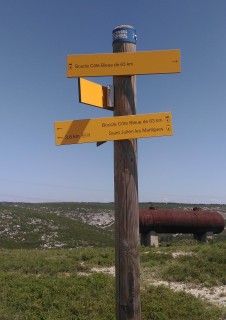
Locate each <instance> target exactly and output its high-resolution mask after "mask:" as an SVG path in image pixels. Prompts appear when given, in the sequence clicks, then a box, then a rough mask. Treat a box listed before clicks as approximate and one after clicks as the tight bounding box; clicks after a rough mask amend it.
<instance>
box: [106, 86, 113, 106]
mask: <svg viewBox="0 0 226 320" xmlns="http://www.w3.org/2000/svg"><path fill="white" fill-rule="evenodd" d="M107 106H108V107H110V108H114V86H112V85H109V86H107Z"/></svg>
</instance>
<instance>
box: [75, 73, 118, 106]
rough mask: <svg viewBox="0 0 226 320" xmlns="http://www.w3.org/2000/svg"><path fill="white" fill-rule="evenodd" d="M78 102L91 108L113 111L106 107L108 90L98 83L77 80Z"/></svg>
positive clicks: (81, 79)
mask: <svg viewBox="0 0 226 320" xmlns="http://www.w3.org/2000/svg"><path fill="white" fill-rule="evenodd" d="M78 85H79V102H81V103H85V104H90V105H92V106H95V107H98V108H103V109H108V110H113V108H110V107H109V106H108V103H107V102H108V94H107V91H108V88H107V87H103V86H101V85H100V84H98V83H95V82H92V81H89V80H86V79H83V78H79V79H78Z"/></svg>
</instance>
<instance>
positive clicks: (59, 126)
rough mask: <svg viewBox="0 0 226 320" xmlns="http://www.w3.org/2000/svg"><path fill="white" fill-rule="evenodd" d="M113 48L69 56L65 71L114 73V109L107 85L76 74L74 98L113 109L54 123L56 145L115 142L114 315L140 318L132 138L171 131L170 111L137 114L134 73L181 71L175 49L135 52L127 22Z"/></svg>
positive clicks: (73, 73) (131, 319) (72, 74)
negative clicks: (109, 114) (109, 112)
mask: <svg viewBox="0 0 226 320" xmlns="http://www.w3.org/2000/svg"><path fill="white" fill-rule="evenodd" d="M112 37H113V53H109V54H89V55H70V56H68V57H67V76H68V77H69V78H71V77H78V78H80V77H85V76H87V77H92V76H96V77H98V76H113V87H114V108H113V109H112V108H111V106H110V107H109V102H108V97H107V94H108V92H107V88H106V87H102V86H101V85H99V84H96V83H94V82H91V81H88V80H86V79H79V100H80V102H82V103H86V104H90V105H94V106H97V107H99V108H104V109H109V110H113V113H114V116H113V117H111V118H97V119H85V120H72V121H60V122H59V121H58V122H56V123H55V139H56V144H57V145H64V144H77V143H86V142H101V141H108V140H113V141H114V185H115V272H116V319H117V320H140V319H141V310H140V258H139V246H140V240H139V208H138V172H137V138H145V137H154V136H168V135H172V134H173V128H172V117H171V113H170V112H163V113H155V114H146V115H137V114H136V77H135V75H139V74H161V73H177V72H180V51H179V50H163V51H147V52H136V38H137V37H136V30H135V29H134V28H133V27H131V26H127V25H122V26H119V27H116V28H115V29H114V30H113V33H112Z"/></svg>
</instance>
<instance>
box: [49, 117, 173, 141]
mask: <svg viewBox="0 0 226 320" xmlns="http://www.w3.org/2000/svg"><path fill="white" fill-rule="evenodd" d="M172 134H173V128H172V117H171V113H170V112H163V113H153V114H140V115H131V116H117V117H112V118H97V119H85V120H73V121H63V122H55V139H56V145H64V144H77V143H86V142H98V141H109V140H125V139H133V138H147V137H157V136H171V135H172Z"/></svg>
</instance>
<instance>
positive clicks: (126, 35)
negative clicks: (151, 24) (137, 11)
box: [112, 25, 137, 44]
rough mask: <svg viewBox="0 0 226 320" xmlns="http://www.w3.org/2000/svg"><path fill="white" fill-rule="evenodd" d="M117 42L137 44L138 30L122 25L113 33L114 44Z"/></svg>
mask: <svg viewBox="0 0 226 320" xmlns="http://www.w3.org/2000/svg"><path fill="white" fill-rule="evenodd" d="M116 42H131V43H134V44H136V42H137V35H136V30H135V29H134V28H133V27H131V26H128V25H122V26H118V27H116V28H115V29H114V30H113V31H112V44H114V43H116Z"/></svg>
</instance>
